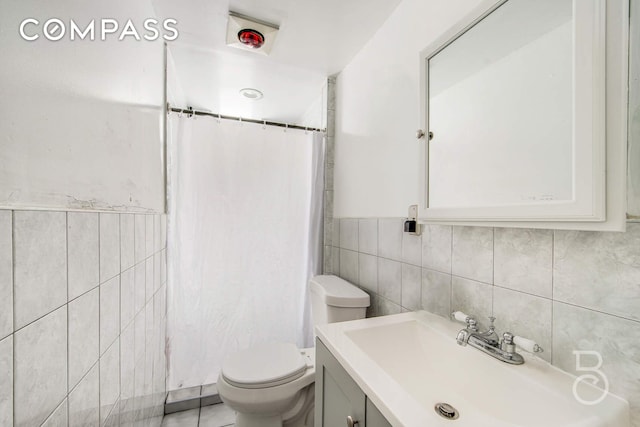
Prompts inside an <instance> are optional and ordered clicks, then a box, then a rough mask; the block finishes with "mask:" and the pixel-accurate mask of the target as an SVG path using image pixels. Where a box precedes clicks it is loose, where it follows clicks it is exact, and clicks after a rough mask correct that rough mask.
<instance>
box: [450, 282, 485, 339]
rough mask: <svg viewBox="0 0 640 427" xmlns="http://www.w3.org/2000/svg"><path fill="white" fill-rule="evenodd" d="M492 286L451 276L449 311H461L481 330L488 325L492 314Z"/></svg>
mask: <svg viewBox="0 0 640 427" xmlns="http://www.w3.org/2000/svg"><path fill="white" fill-rule="evenodd" d="M492 299H493V286H492V285H487V284H486V283H481V282H476V281H474V280H468V279H463V278H462V277H456V276H453V277H452V278H451V311H462V312H464V313H465V314H467V315H468V316H473V317H475V319H476V320H477V321H478V325H479V326H480V327H481V328H484V329H486V328H487V327H488V325H489V320H488V317H489V316H491V315H492V313H493V307H492Z"/></svg>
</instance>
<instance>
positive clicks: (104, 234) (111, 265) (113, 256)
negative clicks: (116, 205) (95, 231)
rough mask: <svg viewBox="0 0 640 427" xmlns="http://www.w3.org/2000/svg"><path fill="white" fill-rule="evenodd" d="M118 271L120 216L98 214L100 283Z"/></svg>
mask: <svg viewBox="0 0 640 427" xmlns="http://www.w3.org/2000/svg"><path fill="white" fill-rule="evenodd" d="M119 273H120V216H119V215H118V214H107V213H101V214H100V283H104V282H106V281H107V280H109V279H111V278H113V277H114V276H116V275H118V274H119Z"/></svg>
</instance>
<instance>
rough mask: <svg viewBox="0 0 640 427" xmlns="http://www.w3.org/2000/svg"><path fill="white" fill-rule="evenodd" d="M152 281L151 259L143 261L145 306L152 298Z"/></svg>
mask: <svg viewBox="0 0 640 427" xmlns="http://www.w3.org/2000/svg"><path fill="white" fill-rule="evenodd" d="M153 282H154V279H153V257H149V258H147V260H146V261H145V280H144V283H145V293H144V295H145V297H144V302H145V304H146V303H147V302H148V301H149V300H150V299H151V297H153V288H154V283H153Z"/></svg>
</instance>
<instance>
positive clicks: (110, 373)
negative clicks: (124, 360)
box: [100, 339, 120, 424]
mask: <svg viewBox="0 0 640 427" xmlns="http://www.w3.org/2000/svg"><path fill="white" fill-rule="evenodd" d="M119 395H120V340H118V339H117V340H116V341H115V342H114V343H113V344H112V345H111V347H109V348H108V349H107V351H106V352H105V353H104V355H103V356H102V357H101V358H100V423H101V424H103V423H104V422H105V421H106V420H107V416H108V415H109V414H110V413H111V411H112V409H113V408H114V405H115V404H116V401H117V400H118V396H119Z"/></svg>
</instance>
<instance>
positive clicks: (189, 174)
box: [167, 88, 326, 390]
mask: <svg viewBox="0 0 640 427" xmlns="http://www.w3.org/2000/svg"><path fill="white" fill-rule="evenodd" d="M322 93H323V94H324V93H326V88H323V90H322ZM322 104H324V105H326V104H325V102H324V101H323V102H322ZM174 110H175V111H173V112H171V113H170V114H169V115H168V118H167V136H168V144H167V146H168V155H167V159H168V170H169V174H168V182H167V188H168V202H169V203H168V207H169V210H168V212H169V214H168V235H167V239H168V242H169V244H168V245H169V247H170V250H169V252H170V253H169V254H168V259H169V263H168V280H169V283H171V285H170V286H169V289H168V298H167V300H168V307H167V309H168V313H167V315H168V322H167V355H168V364H169V369H168V372H169V377H168V380H167V389H168V390H176V389H184V388H189V387H194V386H199V385H203V384H211V383H215V382H216V381H217V377H218V374H219V372H220V369H221V365H222V362H223V361H224V359H225V357H226V356H227V355H229V354H231V353H233V352H235V351H237V350H239V349H242V348H247V347H250V346H253V345H255V344H260V343H264V342H274V341H277V342H290V343H294V344H296V345H297V346H298V347H299V348H303V347H308V346H312V345H313V343H312V327H311V314H310V306H309V301H308V291H307V283H308V280H309V278H311V277H312V276H314V275H317V274H320V273H321V272H322V248H323V245H322V236H323V227H322V225H323V205H324V203H323V199H324V184H325V176H324V175H325V151H326V132H325V131H324V129H319V128H314V129H310V128H308V127H302V126H296V125H290V124H286V123H275V122H267V121H262V122H258V121H257V120H247V119H244V120H243V119H242V118H241V117H226V118H225V117H222V116H219V115H217V114H215V113H207V112H199V111H197V110H196V112H195V113H194V112H192V111H181V109H180V108H174Z"/></svg>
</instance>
